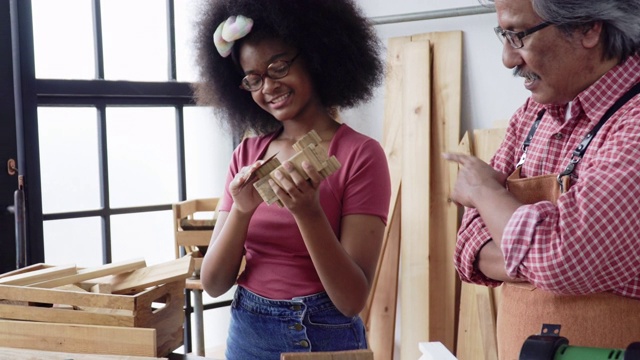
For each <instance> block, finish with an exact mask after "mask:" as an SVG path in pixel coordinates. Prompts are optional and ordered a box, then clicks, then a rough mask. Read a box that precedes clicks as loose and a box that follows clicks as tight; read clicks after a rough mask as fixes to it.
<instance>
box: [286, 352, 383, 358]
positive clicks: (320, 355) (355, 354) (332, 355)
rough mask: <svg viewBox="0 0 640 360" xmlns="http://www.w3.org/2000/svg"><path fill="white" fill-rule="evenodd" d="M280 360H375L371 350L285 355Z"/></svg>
mask: <svg viewBox="0 0 640 360" xmlns="http://www.w3.org/2000/svg"><path fill="white" fill-rule="evenodd" d="M280 360H373V352H372V351H371V350H350V351H328V352H312V353H283V354H281V355H280Z"/></svg>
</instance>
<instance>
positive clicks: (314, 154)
mask: <svg viewBox="0 0 640 360" xmlns="http://www.w3.org/2000/svg"><path fill="white" fill-rule="evenodd" d="M320 141H321V139H320V136H318V134H317V133H316V132H315V130H311V131H310V132H309V133H307V134H306V135H305V136H303V137H302V138H301V139H300V140H298V141H297V142H296V143H295V144H294V145H293V147H294V149H295V150H296V151H297V152H296V153H295V154H294V155H293V156H291V158H289V160H287V161H289V162H290V163H291V164H292V165H293V167H294V168H295V169H296V171H298V173H299V174H300V175H302V176H303V178H305V179H308V178H309V177H308V176H307V174H306V171H304V169H303V168H302V162H303V161H308V162H309V163H310V164H311V165H312V166H313V167H314V168H315V169H316V170H317V171H318V172H319V173H320V175H322V177H323V178H326V177H327V176H329V175H331V174H333V173H334V172H335V171H336V170H338V169H339V168H340V166H341V165H340V162H339V161H338V159H337V158H336V157H335V156H332V157H330V158H329V157H328V155H327V153H326V149H325V148H324V147H323V146H321V145H320ZM276 161H277V159H276V158H273V159H272V160H269V161H267V162H266V163H265V164H263V165H262V166H261V167H260V168H258V170H256V172H255V174H256V176H258V181H256V182H255V183H254V184H253V187H254V188H255V189H256V190H257V191H258V194H260V197H262V199H263V200H264V201H265V202H266V203H267V204H268V205H271V204H273V203H277V204H278V206H280V207H282V206H284V205H283V204H282V202H281V201H280V200H279V199H278V196H277V195H276V193H275V192H274V191H273V189H272V188H271V185H269V179H272V180H273V181H275V182H276V184H278V185H279V186H282V183H281V182H280V180H278V179H277V178H276V177H275V171H280V172H281V173H282V174H283V175H284V176H285V178H287V179H289V180H291V178H290V177H289V175H288V173H289V172H288V171H286V170H284V167H283V166H282V164H280V161H277V162H276ZM265 165H268V166H265ZM274 165H277V166H276V167H275V168H274Z"/></svg>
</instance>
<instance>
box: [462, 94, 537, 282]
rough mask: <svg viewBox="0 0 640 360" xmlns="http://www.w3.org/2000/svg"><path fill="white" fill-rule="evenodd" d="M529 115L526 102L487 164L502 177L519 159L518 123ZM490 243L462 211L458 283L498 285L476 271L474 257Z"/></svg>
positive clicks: (475, 217)
mask: <svg viewBox="0 0 640 360" xmlns="http://www.w3.org/2000/svg"><path fill="white" fill-rule="evenodd" d="M532 111H533V109H529V102H527V103H525V104H524V105H523V106H522V107H521V108H520V109H518V110H517V111H516V112H515V113H514V115H513V116H512V118H511V120H510V121H509V125H508V126H507V131H506V134H505V138H504V140H503V141H502V143H501V145H500V146H499V148H498V150H497V151H496V153H495V154H494V156H493V157H492V158H491V160H490V162H489V164H490V165H491V166H492V167H493V168H494V169H496V170H497V171H500V172H502V173H505V174H510V173H511V172H513V171H514V169H515V165H516V164H517V162H518V159H519V158H520V156H521V155H522V151H521V148H522V143H521V142H522V140H521V138H522V135H521V133H522V132H523V131H525V130H523V129H525V128H526V126H527V124H524V123H522V120H523V119H528V118H531V116H530V113H532ZM525 114H526V115H525ZM529 126H530V124H529ZM526 131H528V129H527V130H526ZM490 240H491V235H490V234H489V230H488V229H487V228H486V226H485V224H484V221H483V220H482V218H481V217H480V214H479V213H478V211H477V210H476V209H472V208H465V211H464V215H463V216H462V221H461V225H460V229H459V230H458V236H457V241H456V249H455V253H454V259H453V262H454V266H455V267H456V270H457V272H458V276H459V277H460V279H461V280H462V281H465V282H470V283H475V284H480V285H486V286H498V285H500V284H501V283H502V282H500V281H496V280H493V279H490V278H488V277H486V276H485V275H484V274H483V273H482V272H481V271H480V270H478V269H477V268H476V261H477V256H478V253H479V252H480V250H481V249H482V247H483V246H484V245H485V244H486V243H487V242H489V241H490Z"/></svg>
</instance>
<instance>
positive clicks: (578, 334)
mask: <svg viewBox="0 0 640 360" xmlns="http://www.w3.org/2000/svg"><path fill="white" fill-rule="evenodd" d="M519 169H520V168H518V170H516V172H514V173H513V174H511V176H510V177H509V179H508V180H507V187H508V188H509V191H510V192H512V193H513V194H514V196H515V197H516V198H518V199H520V201H523V202H526V203H532V202H537V201H542V200H548V201H551V202H553V203H554V204H555V203H556V201H557V199H558V196H559V195H560V194H561V190H560V186H559V184H558V181H557V175H556V174H552V175H542V176H536V177H531V178H519V176H520V171H519ZM565 179H566V180H565ZM563 180H564V181H565V186H564V189H565V191H566V190H568V188H569V184H568V182H567V181H568V177H564V178H563ZM501 290H502V291H501V295H500V296H501V298H500V301H498V303H499V306H498V312H497V315H498V318H497V337H498V357H499V359H500V360H517V359H518V358H519V354H520V349H521V348H522V345H523V344H524V342H525V340H526V339H527V337H529V336H530V335H537V334H540V330H541V328H542V325H543V324H558V325H561V326H562V328H561V333H560V335H561V336H563V337H566V338H567V339H569V344H571V345H576V346H589V347H603V348H620V349H625V348H626V347H627V346H628V345H629V344H631V343H632V342H634V341H640V300H635V299H631V298H626V297H623V296H619V295H615V294H613V293H610V292H605V293H599V294H591V295H555V294H552V293H550V292H548V291H544V290H540V289H537V288H535V287H534V286H532V285H531V284H528V283H521V284H517V283H504V284H503V285H502V289H501Z"/></svg>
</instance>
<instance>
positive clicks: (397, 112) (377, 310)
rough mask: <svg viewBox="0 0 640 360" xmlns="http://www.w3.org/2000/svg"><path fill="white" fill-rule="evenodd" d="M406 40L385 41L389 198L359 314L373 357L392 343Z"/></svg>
mask: <svg viewBox="0 0 640 360" xmlns="http://www.w3.org/2000/svg"><path fill="white" fill-rule="evenodd" d="M410 41H411V39H410V38H409V37H403V38H392V39H389V41H388V44H387V74H386V81H385V89H386V90H385V109H384V122H385V126H384V144H383V148H384V152H385V154H386V157H387V162H388V164H389V172H390V176H391V201H390V209H389V216H388V218H387V226H386V228H385V233H384V238H383V243H382V249H381V252H380V259H379V260H378V265H377V269H376V275H375V278H374V280H373V284H372V289H371V293H370V295H369V299H368V301H367V306H366V307H365V309H364V310H363V312H362V314H361V316H362V319H363V321H364V323H365V325H366V327H367V331H368V341H369V348H370V349H371V350H373V353H374V358H375V359H376V360H388V359H391V358H393V353H394V345H395V341H394V340H395V327H396V311H397V303H398V270H399V263H400V187H401V182H402V106H401V105H402V75H403V73H404V70H403V62H402V54H403V52H402V49H403V45H404V44H406V43H408V42H410Z"/></svg>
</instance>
